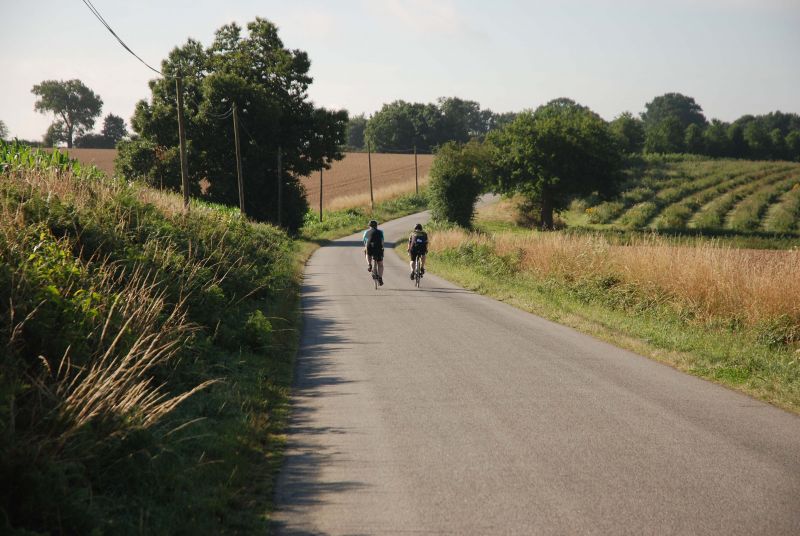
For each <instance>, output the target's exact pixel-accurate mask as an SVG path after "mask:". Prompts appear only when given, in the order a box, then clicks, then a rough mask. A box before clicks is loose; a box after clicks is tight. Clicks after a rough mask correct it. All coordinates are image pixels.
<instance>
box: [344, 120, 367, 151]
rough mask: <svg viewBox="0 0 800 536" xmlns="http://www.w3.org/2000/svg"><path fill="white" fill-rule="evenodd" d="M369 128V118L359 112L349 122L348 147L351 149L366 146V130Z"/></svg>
mask: <svg viewBox="0 0 800 536" xmlns="http://www.w3.org/2000/svg"><path fill="white" fill-rule="evenodd" d="M366 129H367V118H366V117H364V114H359V115H356V116H353V117H351V118H350V120H349V121H348V122H347V147H348V148H351V149H363V148H364V132H365V131H366Z"/></svg>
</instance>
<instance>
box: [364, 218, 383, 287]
mask: <svg viewBox="0 0 800 536" xmlns="http://www.w3.org/2000/svg"><path fill="white" fill-rule="evenodd" d="M363 242H364V255H365V256H366V258H367V271H368V272H371V271H372V269H373V266H372V261H373V260H374V261H375V267H374V268H375V274H376V275H377V276H378V284H380V285H383V231H381V230H380V229H378V222H377V221H375V220H370V222H369V227H368V228H367V230H366V231H364V236H363Z"/></svg>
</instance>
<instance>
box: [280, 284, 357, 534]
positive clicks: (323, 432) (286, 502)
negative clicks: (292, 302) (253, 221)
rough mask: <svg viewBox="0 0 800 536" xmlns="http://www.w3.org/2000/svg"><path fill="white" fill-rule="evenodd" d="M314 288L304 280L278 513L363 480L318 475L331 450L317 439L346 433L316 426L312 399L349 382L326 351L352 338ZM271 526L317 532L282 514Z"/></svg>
mask: <svg viewBox="0 0 800 536" xmlns="http://www.w3.org/2000/svg"><path fill="white" fill-rule="evenodd" d="M317 290H318V288H317V287H316V286H314V285H309V284H306V285H304V286H303V301H302V303H303V313H304V325H303V345H302V346H301V348H300V352H299V354H298V356H297V362H296V365H295V376H294V378H295V380H294V386H293V394H292V407H291V418H290V420H289V426H288V429H287V438H288V439H287V444H286V454H285V458H284V461H283V467H282V469H281V473H280V475H279V478H278V481H277V485H276V488H275V510H276V513H278V512H279V511H281V512H285V513H288V514H291V513H292V512H293V511H295V510H301V509H303V507H305V506H308V505H313V504H319V503H321V502H323V501H326V500H330V498H331V496H332V495H334V494H336V493H338V492H343V491H350V490H353V489H359V488H362V487H364V484H363V483H362V482H354V481H340V482H320V478H319V474H320V471H321V469H322V468H323V467H324V466H326V465H327V466H330V464H331V463H332V458H333V456H334V454H335V453H333V452H325V451H324V450H321V449H320V448H319V444H320V441H319V439H320V438H323V437H325V436H328V437H329V436H330V435H331V434H346V433H348V430H346V429H339V428H333V427H329V426H315V425H314V424H313V423H314V422H315V420H314V413H315V412H316V411H317V410H316V408H315V403H314V401H315V400H316V399H318V398H320V397H326V396H342V395H344V394H346V393H342V392H341V391H337V392H335V393H334V392H332V391H333V390H332V389H331V387H335V386H341V385H345V384H348V383H352V382H351V381H350V380H346V379H344V378H342V377H341V376H339V375H337V374H336V373H335V372H334V371H333V370H332V368H333V366H332V363H331V360H330V355H331V354H332V353H333V349H334V348H337V347H338V348H341V347H342V346H350V345H352V344H355V343H356V341H351V340H349V339H347V338H345V337H342V335H341V334H342V333H343V332H345V330H344V329H343V326H342V325H340V324H339V323H337V322H335V321H334V320H332V319H331V318H329V317H327V316H326V315H325V314H322V305H323V304H324V303H325V302H326V300H327V299H329V298H327V297H326V298H323V297H320V296H319V294H318V293H316V291H317ZM278 517H279V518H280V517H281V516H280V515H279V516H278ZM271 528H272V529H273V530H274V532H275V533H277V534H291V535H293V536H300V535H310V534H319V533H317V532H313V533H312V532H308V531H305V530H295V529H290V528H288V527H286V524H285V523H284V522H282V521H280V520H277V521H273V522H272V523H271Z"/></svg>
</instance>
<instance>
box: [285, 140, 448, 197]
mask: <svg viewBox="0 0 800 536" xmlns="http://www.w3.org/2000/svg"><path fill="white" fill-rule="evenodd" d="M432 162H433V155H430V154H420V155H417V164H418V165H419V183H420V185H422V184H425V183H426V182H427V180H428V171H429V170H430V168H431V163H432ZM301 182H302V183H303V185H304V186H305V187H306V192H307V195H308V203H309V205H311V208H312V209H313V208H315V207H318V206H319V172H317V173H314V174H312V175H311V176H309V177H302V178H301ZM322 183H323V197H322V204H323V206H324V207H325V208H327V209H331V210H336V209H341V208H346V207H357V206H366V205H369V166H368V163H367V153H345V157H344V159H342V160H340V161H338V162H334V163H333V166H332V167H331V169H329V170H327V169H326V170H325V171H324V172H323V174H322ZM372 187H373V191H374V195H375V201H380V200H383V199H387V198H389V197H393V196H396V195H399V194H402V193H408V192H413V191H414V155H413V154H389V153H373V154H372Z"/></svg>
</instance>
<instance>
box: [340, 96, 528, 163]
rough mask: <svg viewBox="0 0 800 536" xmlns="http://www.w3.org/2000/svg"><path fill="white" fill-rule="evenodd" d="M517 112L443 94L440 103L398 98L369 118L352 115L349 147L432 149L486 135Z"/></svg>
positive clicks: (509, 120)
mask: <svg viewBox="0 0 800 536" xmlns="http://www.w3.org/2000/svg"><path fill="white" fill-rule="evenodd" d="M515 117H516V114H515V113H495V112H493V111H491V110H488V109H486V110H482V109H481V106H480V104H478V103H477V102H475V101H469V100H463V99H459V98H457V97H446V98H445V97H442V98H440V99H438V100H437V101H436V103H428V104H422V103H418V102H406V101H403V100H397V101H394V102H392V103H389V104H384V105H383V107H382V108H381V109H380V111H378V112H376V113H375V114H373V115H372V116H371V117H370V118H369V119H367V118H366V117H365V116H364V115H363V114H361V115H356V116H353V117H350V119H349V122H348V128H347V148H348V149H352V150H366V148H367V144H369V145H370V148H371V149H372V150H373V151H377V152H395V151H400V152H406V151H407V152H411V151H412V150H413V149H414V148H416V149H417V151H418V152H421V153H430V152H433V150H434V149H435V148H436V147H438V146H440V145H443V144H445V143H447V142H449V141H456V142H461V143H464V142H467V141H469V140H471V139H476V138H477V139H482V138H483V137H484V136H485V135H486V134H487V133H488V132H489V131H490V130H492V129H496V128H500V127H503V126H505V125H507V124H509V123H510V122H511V121H513V120H514V118H515Z"/></svg>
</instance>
